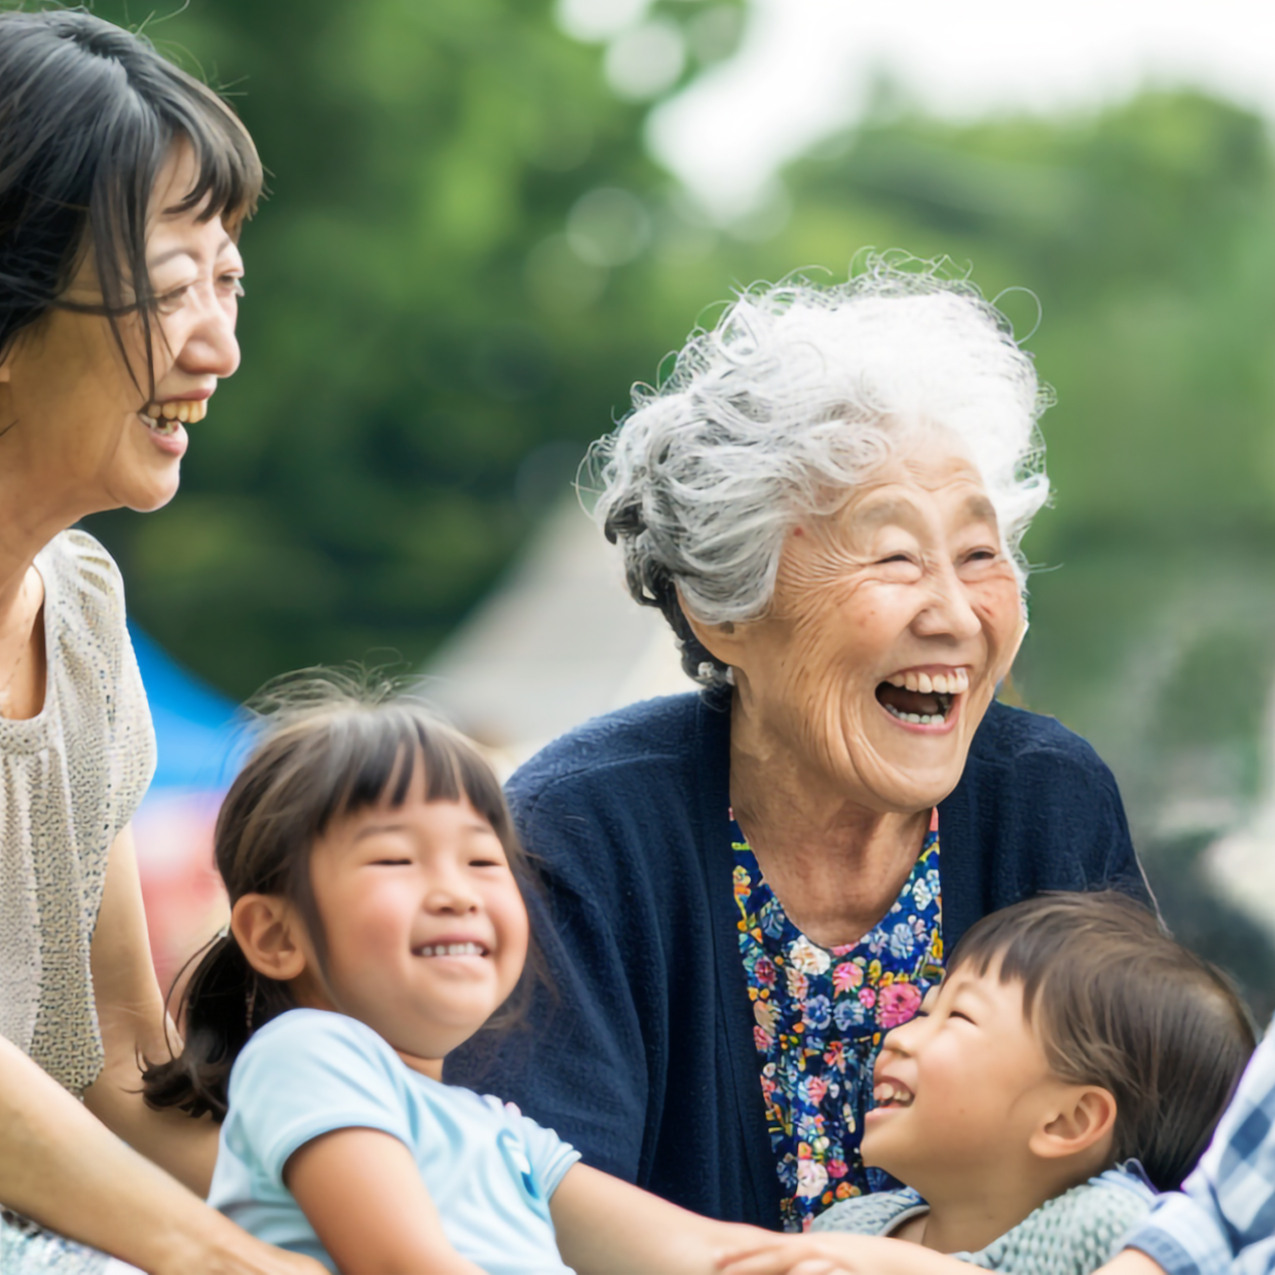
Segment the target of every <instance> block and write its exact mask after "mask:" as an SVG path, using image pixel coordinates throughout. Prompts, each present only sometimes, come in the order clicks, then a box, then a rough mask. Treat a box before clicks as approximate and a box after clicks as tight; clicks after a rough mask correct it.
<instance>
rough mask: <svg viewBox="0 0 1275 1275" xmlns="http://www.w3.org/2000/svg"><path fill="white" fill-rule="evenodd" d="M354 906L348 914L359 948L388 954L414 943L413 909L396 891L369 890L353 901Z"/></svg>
mask: <svg viewBox="0 0 1275 1275" xmlns="http://www.w3.org/2000/svg"><path fill="white" fill-rule="evenodd" d="M351 904H352V906H350V907H349V909H348V910H347V912H346V916H347V917H348V919H349V924H348V926H347V932H348V933H349V935H350V937H351V938H352V939H353V940H354V941H355V942H356V943H357V944H358V945H359V946H361V947H363V948H364V949H366V950H380V951H384V950H386V949H387V948H390V947H400V946H402V945H403V944H405V943H410V939H411V917H410V915H409V913H410V909H409V908H406V907H404V904H403V900H402V898H401V897H400V896H399V895H398V893H397V892H396V891H393V890H388V889H385V888H381V889H373V890H368V891H366V892H363V893H362V894H360V895H359V896H358V897H357V898H355V899H352V900H351Z"/></svg>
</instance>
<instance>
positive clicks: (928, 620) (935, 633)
mask: <svg viewBox="0 0 1275 1275" xmlns="http://www.w3.org/2000/svg"><path fill="white" fill-rule="evenodd" d="M916 626H917V627H918V629H919V631H920V632H921V633H922V634H923V635H924V636H926V637H952V638H956V639H958V640H964V639H968V638H972V637H977V636H978V634H979V633H980V632H981V631H982V627H983V626H982V623H981V622H980V620H979V618H978V613H977V612H976V611H975V610H974V608H973V607H972V606H971V605H970V599H969V594H968V593H967V591H966V589H965V585H964V584H962V583H961V580H960V577H959V576H957V574H956V571H955V570H954V569H953V567H952V565H951V563H946V564H944V565H943V566H942V567H940V568H938V569H937V570H936V571H935V573H934V576H933V579H932V581H931V595H930V603H929V605H928V606H927V607H926V608H925V609H924V610H923V611H922V612H921V614H920V615H918V616H917V619H916Z"/></svg>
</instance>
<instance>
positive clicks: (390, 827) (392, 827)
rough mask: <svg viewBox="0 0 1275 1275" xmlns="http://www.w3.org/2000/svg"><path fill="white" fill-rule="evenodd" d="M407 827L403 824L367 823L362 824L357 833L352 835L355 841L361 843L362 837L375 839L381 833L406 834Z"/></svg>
mask: <svg viewBox="0 0 1275 1275" xmlns="http://www.w3.org/2000/svg"><path fill="white" fill-rule="evenodd" d="M407 831H408V827H407V824H405V823H368V824H364V825H363V827H361V828H360V829H359V830H358V832H356V833H355V834H354V840H355V841H362V840H363V838H364V837H375V836H376V835H377V834H378V833H382V832H407Z"/></svg>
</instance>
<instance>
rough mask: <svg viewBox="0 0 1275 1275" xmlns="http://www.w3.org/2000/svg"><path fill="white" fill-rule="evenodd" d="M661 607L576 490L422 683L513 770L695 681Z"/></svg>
mask: <svg viewBox="0 0 1275 1275" xmlns="http://www.w3.org/2000/svg"><path fill="white" fill-rule="evenodd" d="M692 689H693V685H692V683H691V682H690V680H689V679H688V678H687V677H686V675H685V674H684V673H683V672H682V668H681V660H680V655H679V653H678V650H677V647H676V644H675V642H674V639H673V634H672V632H671V631H670V630H669V627H668V625H667V623H666V622H665V620H664V617H663V616H662V615H661V614H660V613H659V611H658V610H656V609H655V608H653V607H642V606H638V604H637V603H636V602H634V601H633V599H632V598H631V597H630V596H629V594H628V590H627V589H626V588H625V585H624V577H623V569H622V567H621V563H620V554H619V551H618V550H617V549H615V548H614V546H612V545H609V544H607V542H606V540H605V539H604V537H603V536H602V533H601V532H600V531H599V530H598V529H597V527H596V526H595V525H594V524H593V522H592V521H591V520H590V519H589V517H588V515H587V514H585V512H584V511H583V510H582V509H581V508H580V506H579V504H578V503H577V501H576V500H575V498H574V496H572V497H571V498H569V499H568V500H565V501H563V503H562V504H560V505H559V506H557V507H556V508H555V509H554V510H553V512H552V513H551V514H550V515H549V516H548V517H547V518H546V520H545V522H544V524H543V526H542V527H541V528H540V531H539V532H538V534H537V535H536V536H535V537H534V538H533V539H532V541H531V542H530V543H529V544H528V546H527V547H526V549H525V550H524V552H523V553H522V554H521V555H520V556H519V557H518V559H517V560H516V561H515V562H514V564H513V566H512V567H511V568H510V570H509V571H508V572H507V574H506V575H505V577H504V578H503V579H502V580H501V581H500V582H499V583H498V584H497V585H496V587H495V588H494V589H493V590H492V591H491V593H490V594H488V596H487V597H486V598H485V599H484V600H483V601H482V602H481V603H480V604H479V605H478V607H477V609H476V610H475V611H474V612H473V613H472V614H471V615H470V616H469V618H468V619H467V620H466V621H465V622H464V623H463V624H461V626H460V627H459V628H458V629H456V630H455V631H454V632H453V633H452V635H451V636H450V637H449V638H448V639H447V642H446V643H445V644H444V645H443V647H442V648H440V650H439V651H438V652H437V653H436V655H435V656H434V658H433V659H432V660H431V661H430V662H429V663H428V664H427V665H426V667H425V668H424V670H423V682H422V685H421V691H422V693H423V694H424V695H425V696H426V697H427V698H428V699H429V700H430V702H431V703H433V704H435V705H437V707H438V708H439V709H440V710H442V712H443V713H445V714H446V715H447V717H448V718H449V719H450V720H451V721H453V722H454V723H455V724H456V725H457V726H458V727H459V728H460V729H461V730H463V731H465V733H466V734H468V735H471V736H472V737H473V738H474V739H476V740H477V741H478V742H479V743H481V744H483V745H484V746H485V747H486V748H488V749H490V750H491V752H492V753H493V754H494V760H495V761H496V762H497V764H498V765H501V766H502V767H503V768H505V769H506V770H512V769H513V768H514V767H515V766H517V765H518V764H519V763H520V762H522V761H524V760H525V759H526V758H527V757H529V756H531V754H532V753H533V752H535V751H536V750H537V749H538V748H539V747H540V746H541V745H542V744H545V743H547V742H548V741H549V740H550V739H553V738H554V737H555V736H557V735H560V734H562V732H563V731H565V730H569V729H570V728H571V727H572V726H576V725H578V724H579V723H580V722H583V721H587V720H588V719H589V718H590V717H596V716H597V715H598V714H599V713H605V712H608V711H609V710H610V709H613V708H619V707H620V706H621V705H624V704H631V703H634V702H636V701H637V700H642V699H650V698H651V697H653V696H656V695H669V694H675V693H677V692H679V691H689V690H692Z"/></svg>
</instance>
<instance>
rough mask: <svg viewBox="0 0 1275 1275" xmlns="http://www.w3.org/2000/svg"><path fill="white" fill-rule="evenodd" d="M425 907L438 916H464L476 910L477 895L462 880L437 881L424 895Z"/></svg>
mask: <svg viewBox="0 0 1275 1275" xmlns="http://www.w3.org/2000/svg"><path fill="white" fill-rule="evenodd" d="M425 907H426V908H427V909H428V910H429V911H431V912H435V913H437V914H439V915H440V916H464V915H467V914H468V913H471V912H477V911H478V895H477V894H476V893H475V892H474V891H473V890H471V889H470V888H469V887H468V886H467V885H466V884H465V882H463V881H439V882H436V883H435V884H434V885H433V886H432V887H431V888H430V890H429V893H428V894H427V895H426V896H425Z"/></svg>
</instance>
